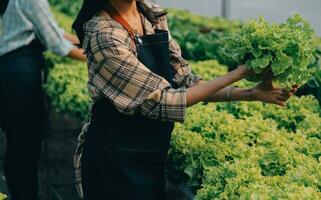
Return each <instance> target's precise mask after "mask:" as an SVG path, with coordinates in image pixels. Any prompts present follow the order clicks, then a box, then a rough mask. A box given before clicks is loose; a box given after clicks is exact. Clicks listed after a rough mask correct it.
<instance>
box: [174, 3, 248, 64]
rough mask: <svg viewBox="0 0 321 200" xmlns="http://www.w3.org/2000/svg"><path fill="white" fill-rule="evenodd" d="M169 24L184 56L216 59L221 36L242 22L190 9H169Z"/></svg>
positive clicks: (187, 57)
mask: <svg viewBox="0 0 321 200" xmlns="http://www.w3.org/2000/svg"><path fill="white" fill-rule="evenodd" d="M168 25H169V29H170V31H171V35H172V36H173V38H174V39H175V40H177V42H178V43H179V44H180V46H181V49H182V52H183V57H184V58H186V59H191V60H206V59H215V60H218V61H219V62H221V63H222V62H223V61H225V60H223V58H222V57H221V55H220V54H219V50H220V47H221V43H220V38H221V37H222V36H223V35H225V34H226V33H230V32H235V31H237V30H239V29H240V27H241V25H242V24H241V22H240V21H237V20H227V19H224V18H222V17H205V16H199V15H193V14H191V13H190V12H188V11H184V10H176V9H169V10H168Z"/></svg>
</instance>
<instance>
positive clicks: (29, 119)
mask: <svg viewBox="0 0 321 200" xmlns="http://www.w3.org/2000/svg"><path fill="white" fill-rule="evenodd" d="M0 17H1V18H0V125H1V128H2V129H3V130H4V132H5V133H6V139H7V149H6V158H5V176H6V181H7V185H8V188H9V191H10V196H11V199H12V200H20V199H21V200H26V199H30V200H36V199H38V197H37V193H38V191H37V186H38V183H37V177H38V176H37V173H38V172H37V166H38V162H39V159H40V154H41V141H42V135H43V131H44V130H43V125H44V118H45V116H44V106H45V105H44V99H43V92H42V86H41V84H42V83H41V80H42V78H41V69H42V67H43V66H44V64H45V63H44V59H43V55H42V54H43V51H44V50H45V49H48V50H51V51H53V52H54V53H56V54H58V55H61V56H69V57H71V58H75V59H80V60H85V56H84V55H83V51H82V50H81V49H79V48H76V47H75V46H73V45H72V44H71V42H69V41H67V40H66V39H65V38H64V33H63V32H62V30H61V29H59V28H58V26H57V23H56V22H55V21H54V18H53V16H52V15H51V13H50V9H49V4H48V2H47V1H46V0H0ZM65 36H66V37H68V38H69V39H70V40H72V42H77V38H76V37H74V36H71V35H68V34H65Z"/></svg>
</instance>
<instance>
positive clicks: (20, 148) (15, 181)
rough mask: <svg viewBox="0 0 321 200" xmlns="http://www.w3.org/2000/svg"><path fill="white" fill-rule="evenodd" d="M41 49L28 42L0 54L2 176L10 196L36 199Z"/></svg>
mask: <svg viewBox="0 0 321 200" xmlns="http://www.w3.org/2000/svg"><path fill="white" fill-rule="evenodd" d="M41 66H43V57H42V52H41V51H39V50H38V49H35V47H34V46H32V45H30V46H27V47H22V48H20V49H18V50H15V51H13V52H11V53H9V54H6V55H4V56H0V117H1V118H0V120H1V121H0V122H1V128H2V130H4V132H5V134H6V139H7V149H6V157H5V176H6V180H7V185H8V188H9V192H10V196H11V198H12V200H37V199H38V195H37V193H38V191H37V185H38V181H37V180H38V176H37V168H38V162H39V159H40V154H41V141H42V138H43V125H44V101H43V97H44V95H43V92H42V87H41Z"/></svg>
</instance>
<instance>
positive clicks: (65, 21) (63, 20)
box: [51, 7, 74, 33]
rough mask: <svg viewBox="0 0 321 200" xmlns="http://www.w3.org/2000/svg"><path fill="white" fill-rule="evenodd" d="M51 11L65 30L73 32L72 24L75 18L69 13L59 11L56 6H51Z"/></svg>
mask: <svg viewBox="0 0 321 200" xmlns="http://www.w3.org/2000/svg"><path fill="white" fill-rule="evenodd" d="M51 12H52V14H53V15H54V16H55V19H56V20H57V22H58V25H59V26H60V27H61V28H63V29H64V30H65V31H67V32H69V33H71V32H72V29H71V25H72V23H73V21H74V20H73V18H72V17H70V16H69V15H67V14H65V13H62V12H59V10H58V9H57V8H56V7H51Z"/></svg>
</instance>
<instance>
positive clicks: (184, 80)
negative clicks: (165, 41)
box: [158, 15, 202, 88]
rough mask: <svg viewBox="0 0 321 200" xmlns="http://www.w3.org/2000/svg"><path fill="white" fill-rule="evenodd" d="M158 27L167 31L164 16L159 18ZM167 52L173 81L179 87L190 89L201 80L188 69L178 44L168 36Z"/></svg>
mask: <svg viewBox="0 0 321 200" xmlns="http://www.w3.org/2000/svg"><path fill="white" fill-rule="evenodd" d="M158 23H159V26H160V28H161V29H164V30H168V31H169V32H170V30H169V28H168V24H167V17H166V15H165V16H163V17H161V18H159V22H158ZM169 52H170V59H171V66H172V67H173V68H174V74H173V76H174V78H173V81H174V82H175V83H176V84H177V85H179V86H180V87H186V88H189V87H192V86H194V85H196V84H197V83H198V81H200V80H202V77H201V76H200V75H194V74H193V73H192V71H191V69H190V67H189V64H188V62H187V61H186V60H185V59H184V58H183V57H182V51H181V48H180V46H179V44H178V43H177V42H176V41H175V39H174V38H172V36H171V34H170V39H169Z"/></svg>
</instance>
